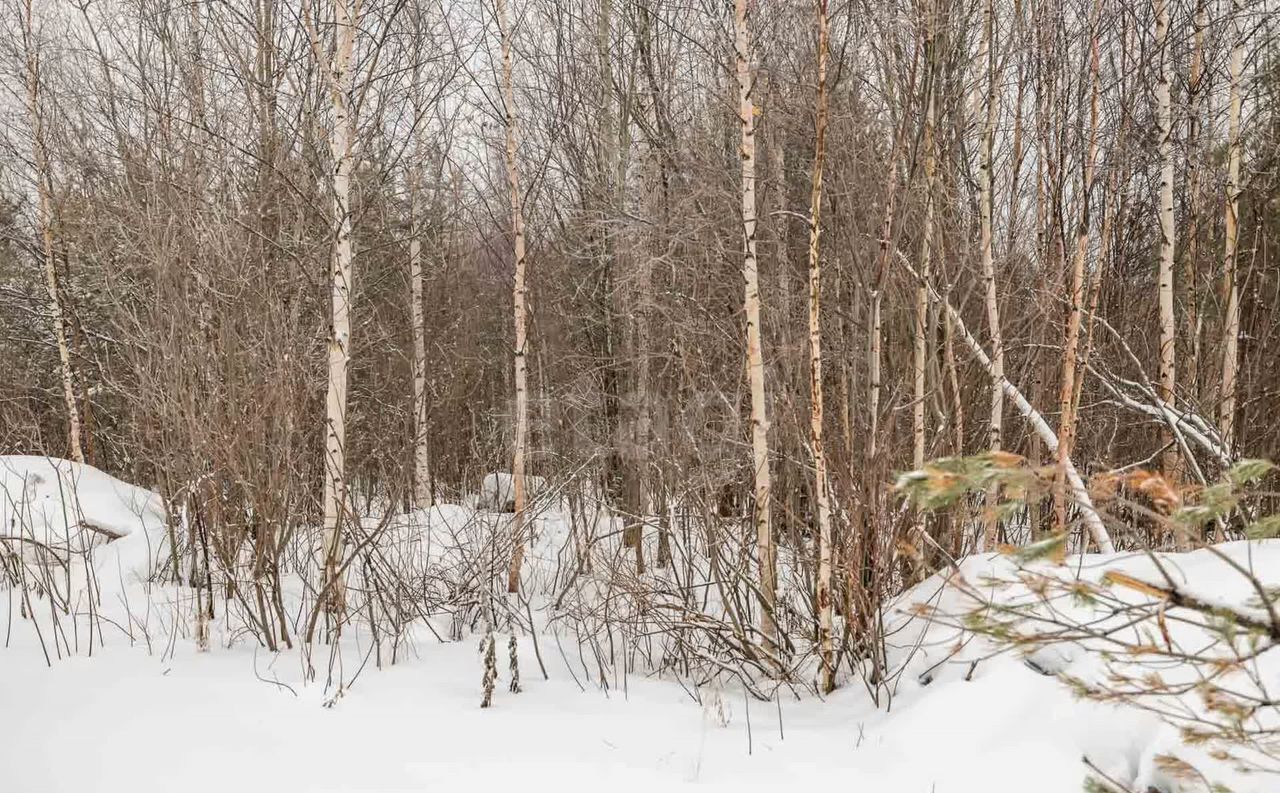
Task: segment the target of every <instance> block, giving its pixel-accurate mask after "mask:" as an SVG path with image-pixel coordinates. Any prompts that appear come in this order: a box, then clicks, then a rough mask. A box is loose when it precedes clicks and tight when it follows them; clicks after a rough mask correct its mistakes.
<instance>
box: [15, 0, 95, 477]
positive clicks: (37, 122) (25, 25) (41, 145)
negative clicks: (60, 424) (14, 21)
mask: <svg viewBox="0 0 1280 793" xmlns="http://www.w3.org/2000/svg"><path fill="white" fill-rule="evenodd" d="M32 3H33V0H25V2H24V3H23V14H22V50H23V56H24V58H25V61H26V72H25V76H26V89H27V90H26V100H27V120H28V122H29V123H30V125H31V162H32V165H33V167H34V173H33V176H34V181H35V188H36V233H37V235H38V236H39V237H40V254H41V258H42V259H43V264H44V277H45V287H46V289H47V290H48V297H49V303H48V312H49V324H50V326H51V329H52V331H53V342H54V344H56V345H57V347H58V363H59V373H60V374H61V376H62V399H63V403H64V404H65V406H66V410H67V448H68V453H69V454H70V456H71V459H72V460H75V461H76V462H78V463H83V462H84V446H83V444H82V442H81V438H80V409H79V406H78V404H77V402H76V389H75V378H74V377H73V372H72V368H71V347H70V344H69V343H68V341H67V330H66V323H65V320H64V316H65V315H64V312H63V309H62V297H61V293H60V291H59V285H58V268H57V262H56V259H55V252H54V237H53V223H54V219H53V198H52V193H53V176H52V171H51V169H50V166H49V149H48V142H47V140H46V138H45V126H44V108H43V107H42V106H41V96H40V93H41V84H40V45H39V44H38V42H37V41H36V27H35V12H34V9H33V7H32Z"/></svg>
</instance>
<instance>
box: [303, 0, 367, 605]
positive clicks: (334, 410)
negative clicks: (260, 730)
mask: <svg viewBox="0 0 1280 793" xmlns="http://www.w3.org/2000/svg"><path fill="white" fill-rule="evenodd" d="M361 5H362V0H333V15H334V21H333V49H332V53H330V52H329V50H328V48H327V47H326V45H325V44H324V43H322V42H321V40H320V33H319V24H318V21H317V20H316V19H315V17H314V15H313V14H312V13H311V11H312V9H311V7H310V3H309V2H308V5H307V8H306V9H305V12H306V13H305V14H304V16H305V19H306V20H307V24H308V26H309V28H310V30H309V32H310V34H311V48H312V52H313V54H314V55H315V58H316V62H317V63H318V64H319V65H320V68H321V72H322V78H321V79H322V80H323V81H324V85H325V88H326V93H327V94H328V96H329V102H330V106H331V112H332V115H333V118H332V126H331V128H330V130H329V153H330V156H331V157H332V163H333V177H332V181H331V192H332V204H331V208H330V216H329V223H330V233H331V234H332V235H333V237H332V251H331V256H330V268H329V280H330V294H331V307H332V308H331V310H332V314H331V319H330V327H329V344H328V347H329V364H328V388H327V396H326V398H325V455H324V471H325V476H324V534H325V536H324V568H325V570H324V581H325V588H326V591H327V592H328V596H329V597H330V598H331V603H332V606H333V608H335V609H341V608H343V605H344V601H345V595H344V593H343V586H342V583H341V581H340V580H339V568H340V565H341V560H342V549H343V541H342V530H343V526H344V522H345V520H346V518H347V517H348V507H349V504H348V495H347V471H346V434H347V368H348V364H349V363H350V359H351V290H352V286H353V279H354V271H353V267H352V262H353V258H354V251H353V247H352V240H351V174H352V171H353V170H354V166H355V136H356V119H355V113H354V107H355V102H354V96H353V94H354V88H353V86H354V76H353V72H352V58H353V55H354V50H355V42H356V32H357V30H359V27H360V11H361Z"/></svg>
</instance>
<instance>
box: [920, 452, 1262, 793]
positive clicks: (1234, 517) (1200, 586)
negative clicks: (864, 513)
mask: <svg viewBox="0 0 1280 793" xmlns="http://www.w3.org/2000/svg"><path fill="white" fill-rule="evenodd" d="M1272 470H1273V466H1272V465H1271V464H1270V463H1266V462H1263V461H1253V460H1250V461H1244V462H1241V463H1238V464H1236V465H1235V466H1234V467H1232V468H1231V469H1229V470H1228V471H1227V472H1226V473H1225V474H1224V476H1223V478H1222V480H1221V481H1219V482H1217V483H1215V484H1213V485H1211V486H1208V487H1195V488H1189V487H1178V486H1176V485H1174V484H1172V483H1171V482H1170V481H1169V480H1167V479H1165V478H1164V477H1161V476H1160V475H1158V474H1151V473H1147V472H1142V471H1128V472H1124V473H1108V474H1102V475H1099V476H1095V477H1094V478H1093V481H1092V482H1091V487H1092V490H1093V494H1094V498H1095V500H1096V501H1097V502H1098V503H1099V504H1100V505H1101V507H1100V508H1102V509H1104V514H1106V513H1107V512H1115V511H1117V507H1123V508H1124V509H1126V510H1128V511H1130V512H1133V511H1138V512H1140V513H1141V515H1142V516H1143V519H1144V520H1147V521H1150V522H1153V523H1156V524H1158V525H1160V526H1161V527H1162V528H1163V530H1164V531H1165V532H1167V533H1168V534H1170V535H1172V536H1176V537H1180V538H1182V541H1183V542H1184V543H1187V544H1190V543H1192V542H1193V541H1194V540H1193V538H1195V537H1198V536H1200V533H1201V531H1202V530H1203V529H1205V528H1206V527H1213V526H1216V527H1217V528H1218V529H1221V528H1222V527H1224V526H1225V525H1226V524H1227V523H1228V522H1231V521H1237V522H1243V523H1245V524H1246V525H1245V526H1244V533H1245V534H1247V535H1248V536H1249V537H1251V538H1254V539H1252V540H1245V541H1237V542H1234V543H1227V544H1222V545H1202V547H1200V548H1198V549H1197V550H1195V551H1193V552H1189V553H1157V552H1153V551H1148V550H1142V549H1139V550H1138V551H1136V552H1133V553H1128V554H1095V555H1085V556H1080V557H1072V558H1068V557H1067V556H1066V555H1065V548H1066V545H1067V539H1068V534H1067V532H1060V533H1056V534H1052V535H1049V536H1046V537H1044V538H1042V539H1040V540H1039V541H1038V542H1036V543H1034V544H1032V545H1029V546H1026V547H1022V548H1009V549H1007V551H1006V552H1005V553H1004V554H1003V556H1001V557H996V558H995V559H992V560H991V561H989V562H984V563H982V564H979V562H982V561H983V560H981V559H971V560H969V561H967V562H964V563H961V564H959V565H957V566H955V567H952V568H950V569H948V570H946V571H941V572H940V573H939V579H938V580H939V581H940V582H941V584H940V586H939V587H937V592H938V594H937V595H936V596H935V597H934V599H933V602H931V603H929V604H918V605H917V606H916V607H915V608H914V613H915V616H917V617H921V618H924V619H926V620H927V621H928V622H930V623H933V624H942V625H950V626H951V628H952V630H953V637H954V638H955V639H956V644H955V645H953V646H952V649H951V651H950V654H949V655H948V656H947V658H946V659H945V660H950V661H954V660H956V658H957V657H959V656H964V657H965V658H972V659H977V658H981V657H983V656H984V655H986V654H989V653H991V652H995V651H1000V650H1007V651H1012V652H1016V653H1019V654H1021V655H1022V656H1023V657H1024V658H1025V659H1026V662H1027V664H1028V666H1030V667H1032V668H1033V669H1035V670H1036V671H1038V672H1040V673H1041V674H1045V675H1050V676H1054V677H1056V678H1058V679H1059V680H1061V681H1062V682H1063V683H1064V684H1066V685H1068V686H1069V687H1070V688H1071V689H1072V691H1073V692H1075V693H1076V694H1077V695H1078V696H1080V697H1082V698H1086V699H1089V700H1092V701H1096V702H1101V703H1107V704H1111V705H1116V706H1121V707H1127V708H1134V709H1138V710H1141V711H1145V712H1148V713H1151V714H1154V715H1155V716H1157V717H1158V718H1159V719H1161V720H1163V721H1164V722H1165V723H1167V724H1168V725H1169V726H1170V727H1171V728H1172V730H1173V731H1174V733H1175V734H1176V735H1177V736H1178V738H1179V739H1180V740H1179V741H1177V742H1174V743H1172V744H1171V745H1168V746H1164V747H1159V748H1157V749H1155V750H1152V751H1151V752H1150V754H1149V756H1146V757H1143V758H1139V760H1140V762H1138V763H1137V764H1136V767H1137V771H1136V772H1135V775H1134V778H1132V779H1116V778H1114V776H1113V775H1112V774H1109V773H1107V772H1104V771H1103V770H1101V769H1092V770H1093V774H1094V776H1093V779H1092V781H1091V785H1093V786H1094V789H1096V790H1099V791H1103V790H1105V791H1124V790H1127V789H1136V790H1148V789H1152V790H1160V791H1167V792H1169V793H1172V792H1173V791H1192V790H1202V789H1204V790H1209V789H1212V790H1224V791H1225V790H1230V789H1231V787H1232V780H1233V779H1235V780H1240V779H1242V778H1243V777H1242V776H1241V775H1256V774H1268V775H1275V776H1276V778H1277V779H1278V780H1280V698H1278V697H1277V694H1276V692H1275V690H1274V689H1275V686H1276V684H1277V681H1278V680H1280V542H1277V541H1275V540H1273V539H1272V538H1274V537H1275V536H1276V535H1277V534H1278V533H1280V516H1277V515H1268V516H1260V515H1257V514H1251V513H1252V512H1253V510H1252V509H1241V506H1242V504H1247V503H1248V499H1249V496H1250V494H1251V493H1252V492H1253V491H1254V490H1256V487H1257V484H1258V482H1259V481H1260V480H1261V479H1262V478H1263V477H1264V476H1266V475H1267V474H1268V473H1269V472H1270V471H1272ZM1045 479H1047V477H1044V476H1043V475H1042V472H1037V471H1034V470H1032V469H1030V468H1029V467H1027V466H1021V465H1002V464H995V463H993V461H992V460H991V458H990V456H983V457H981V458H968V459H966V460H964V461H954V462H951V463H947V464H944V465H940V466H939V465H935V466H933V467H931V468H926V469H925V470H923V471H920V472H913V473H912V474H909V475H905V476H904V477H903V478H902V479H901V480H900V487H901V488H902V489H903V490H904V491H905V492H907V493H908V494H909V496H910V497H911V498H913V500H915V501H916V502H917V503H918V504H921V505H923V506H928V507H939V506H945V505H946V504H948V503H950V501H951V500H952V499H954V498H957V497H959V496H960V495H961V494H963V493H965V492H969V491H972V490H975V489H979V490H984V489H986V488H988V487H989V486H990V485H991V484H992V483H993V482H997V483H999V484H1002V485H1008V486H1009V489H1008V490H1007V491H1006V493H1011V494H1012V495H1013V496H1015V497H1016V498H1018V499H1021V498H1023V497H1025V495H1026V494H1027V493H1031V492H1035V491H1036V490H1037V489H1038V488H1040V485H1038V484H1037V481H1043V480H1045ZM938 635H939V634H938V633H937V632H936V631H935V632H934V638H935V639H936V638H937V637H938ZM966 636H968V637H978V638H979V639H980V640H981V642H980V644H981V646H974V645H967V646H965V645H964V642H963V641H961V640H962V639H963V637H966ZM962 646H963V649H961V647H962ZM975 662H976V661H975ZM1277 784H1278V785H1280V782H1277Z"/></svg>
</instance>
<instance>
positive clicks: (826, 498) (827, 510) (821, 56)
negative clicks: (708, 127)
mask: <svg viewBox="0 0 1280 793" xmlns="http://www.w3.org/2000/svg"><path fill="white" fill-rule="evenodd" d="M817 8H818V98H817V120H816V129H815V136H814V137H815V141H814V147H813V180H812V188H811V193H810V195H809V394H810V398H809V438H810V442H811V444H812V446H813V473H814V480H815V481H814V493H815V494H816V495H817V502H818V505H817V506H818V581H817V586H816V593H815V594H816V595H817V601H818V655H819V658H820V660H821V664H822V690H823V691H827V692H830V691H833V690H834V689H835V687H836V670H835V655H834V652H833V649H832V640H831V622H832V619H831V494H830V492H829V491H828V490H827V455H826V450H825V446H824V444H823V431H822V425H823V396H822V256H821V242H822V172H823V167H824V164H825V162H826V154H827V151H826V149H827V0H817Z"/></svg>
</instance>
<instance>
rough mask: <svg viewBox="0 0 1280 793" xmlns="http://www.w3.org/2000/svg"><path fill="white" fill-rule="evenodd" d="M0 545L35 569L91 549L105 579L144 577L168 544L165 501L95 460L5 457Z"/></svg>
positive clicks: (0, 469)
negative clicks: (90, 462) (97, 465)
mask: <svg viewBox="0 0 1280 793" xmlns="http://www.w3.org/2000/svg"><path fill="white" fill-rule="evenodd" d="M0 548H3V549H4V550H6V551H7V552H8V553H10V554H14V555H16V556H17V557H18V558H20V559H22V560H23V562H24V563H25V564H28V565H35V566H49V565H62V566H67V565H69V564H70V562H71V561H72V560H73V559H75V558H78V557H83V556H84V555H85V554H86V553H91V555H92V557H93V558H94V560H95V561H94V565H95V567H97V568H98V569H99V570H100V571H103V572H105V571H107V570H110V575H104V576H102V581H103V582H104V583H107V582H111V581H116V582H119V581H120V580H121V576H124V577H125V578H127V579H130V580H134V581H138V580H146V578H147V577H148V576H149V575H150V573H151V572H152V570H153V569H154V567H155V563H156V560H157V559H158V558H159V557H160V554H161V553H162V552H163V551H164V549H165V548H167V545H166V541H165V509H164V501H163V499H161V497H160V496H159V494H157V493H154V492H152V491H150V490H146V489H143V488H140V487H137V486H135V485H131V484H129V483H127V482H123V481H121V480H119V479H116V478H115V477H113V476H111V475H109V474H107V473H105V472H103V471H100V470H98V469H97V468H94V467H93V466H91V465H85V464H82V463H75V462H72V461H70V460H61V459H58V458H54V457H31V456H22V455H8V456H0Z"/></svg>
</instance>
